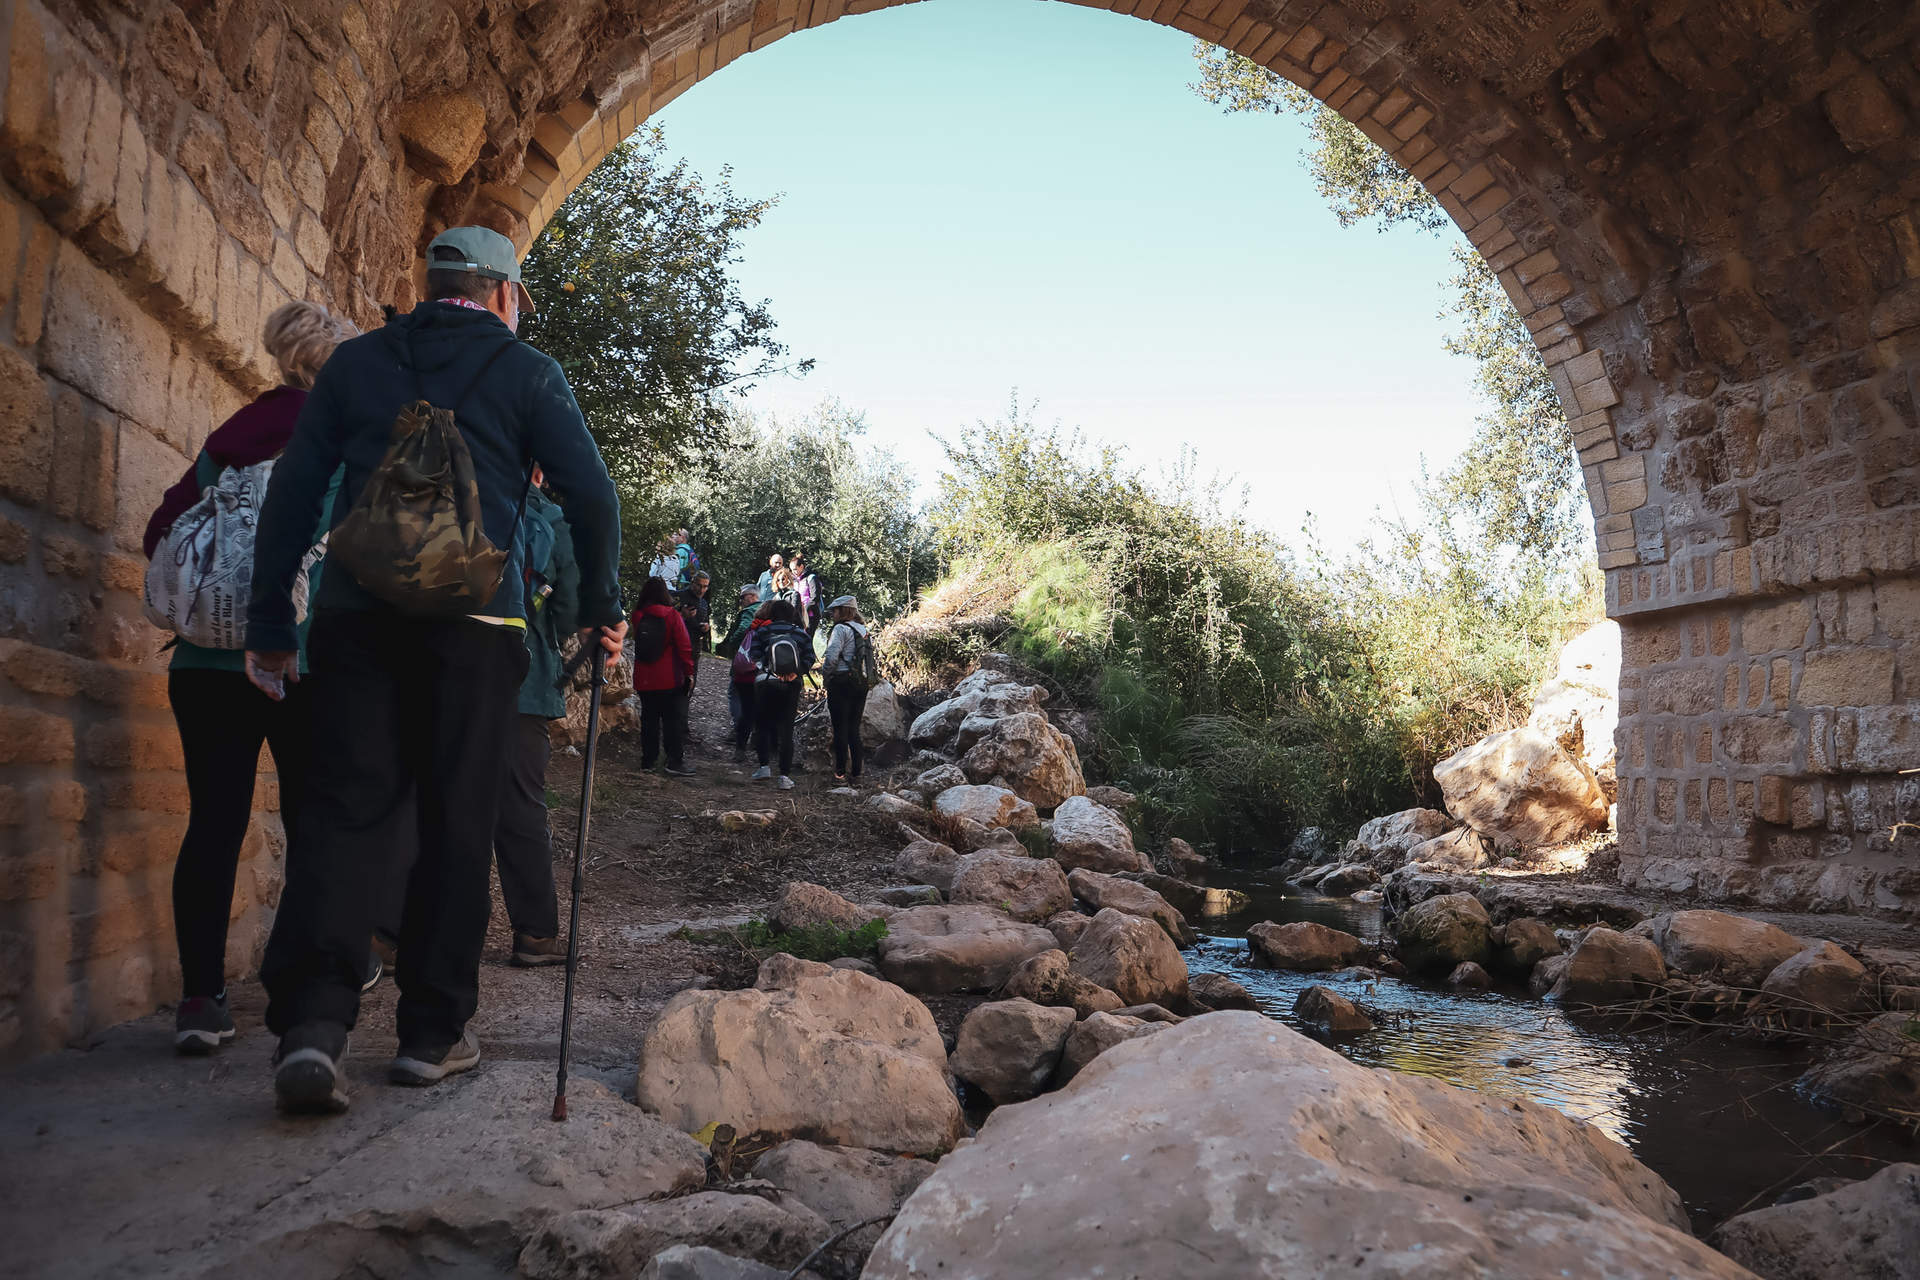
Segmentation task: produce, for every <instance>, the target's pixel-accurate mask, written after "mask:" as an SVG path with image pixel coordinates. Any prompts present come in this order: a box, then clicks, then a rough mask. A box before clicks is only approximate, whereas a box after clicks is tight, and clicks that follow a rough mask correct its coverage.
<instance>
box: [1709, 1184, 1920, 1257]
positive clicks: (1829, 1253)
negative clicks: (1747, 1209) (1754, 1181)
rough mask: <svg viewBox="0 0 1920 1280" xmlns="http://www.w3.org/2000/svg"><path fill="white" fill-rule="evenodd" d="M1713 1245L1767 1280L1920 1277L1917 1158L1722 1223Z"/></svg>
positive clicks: (1919, 1194)
mask: <svg viewBox="0 0 1920 1280" xmlns="http://www.w3.org/2000/svg"><path fill="white" fill-rule="evenodd" d="M1709 1239H1710V1240H1712V1242H1713V1247H1714V1248H1716V1249H1718V1250H1719V1251H1720V1252H1721V1253H1724V1254H1726V1255H1727V1256H1728V1257H1729V1258H1732V1259H1733V1260H1734V1261H1735V1262H1738V1263H1740V1264H1741V1265H1742V1266H1745V1267H1748V1268H1750V1269H1751V1270H1752V1271H1753V1272H1754V1273H1755V1274H1757V1275H1762V1276H1765V1277H1766V1278H1767V1280H1841V1277H1860V1278H1861V1280H1866V1277H1875V1278H1876V1280H1877V1278H1879V1277H1885V1280H1911V1277H1913V1276H1915V1275H1920V1164H1890V1165H1888V1166H1887V1167H1886V1168H1884V1169H1882V1170H1880V1172H1878V1173H1876V1174H1874V1175H1873V1176H1872V1177H1871V1178H1867V1179H1866V1180H1864V1181H1861V1182H1854V1183H1849V1184H1848V1185H1846V1186H1843V1187H1841V1188H1839V1189H1838V1190H1835V1191H1829V1192H1828V1193H1827V1194H1825V1195H1822V1196H1813V1197H1811V1198H1809V1199H1806V1200H1796V1201H1794V1202H1792V1203H1791V1204H1777V1205H1774V1206H1773V1207H1772V1208H1769V1209H1755V1210H1754V1211H1753V1212H1752V1213H1743V1214H1741V1215H1740V1216H1739V1217H1736V1218H1729V1219H1727V1220H1726V1221H1725V1222H1723V1223H1721V1224H1720V1225H1719V1227H1717V1228H1716V1229H1715V1230H1714V1233H1713V1235H1712V1236H1710V1237H1709Z"/></svg>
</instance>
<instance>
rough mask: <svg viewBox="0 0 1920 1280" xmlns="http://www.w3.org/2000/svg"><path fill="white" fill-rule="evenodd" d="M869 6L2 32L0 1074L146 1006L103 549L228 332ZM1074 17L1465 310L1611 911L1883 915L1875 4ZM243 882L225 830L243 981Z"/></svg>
mask: <svg viewBox="0 0 1920 1280" xmlns="http://www.w3.org/2000/svg"><path fill="white" fill-rule="evenodd" d="M882 7H886V5H885V3H884V0H853V2H849V0H409V2H408V3H407V4H405V5H402V4H400V3H399V0H0V254H4V255H9V256H8V257H7V258H6V259H5V265H4V266H3V267H0V677H4V678H0V833H4V843H3V844H0V1056H13V1055H18V1054H21V1053H25V1052H31V1051H33V1050H36V1049H38V1048H42V1047H46V1046H49V1045H52V1044H57V1043H60V1042H61V1041H63V1040H66V1039H68V1038H71V1037H73V1036H75V1035H80V1034H83V1033H84V1032H85V1031H86V1030H87V1029H89V1028H91V1027H95V1026H99V1025H102V1024H104V1023H108V1022H112V1021H114V1020H117V1019H119V1018H122V1017H125V1016H128V1015H129V1014H132V1013H136V1012H140V1011H142V1010H144V1009H145V1008H147V1007H150V1006H151V1004H152V1003H153V1002H155V1001H156V1000H160V999H164V998H167V997H168V996H170V995H171V993H172V992H173V990H174V988H175V985H176V979H175V976H174V974H173V959H172V943H171V937H170V914H171V913H170V910H169V909H168V904H167V883H168V875H169V868H170V863H171V857H172V853H173V848H174V846H175V844H176V842H177V839H178V835H179V832H180V827H181V824H182V822H183V816H182V815H183V811H184V807H185V805H184V788H183V786H182V782H181V778H180V775H179V772H178V753H177V748H176V746H175V743H174V739H173V730H172V726H171V722H170V719H169V717H168V715H167V713H166V709H165V688H164V676H163V675H161V674H159V668H160V665H161V664H160V662H159V660H158V657H157V649H158V643H159V640H158V637H157V636H156V635H155V633H154V632H153V631H152V630H151V629H150V628H148V627H147V626H146V624H145V623H144V622H142V621H141V620H140V616H139V589H140V579H141V572H142V569H143V564H142V562H141V560H140V557H139V554H138V550H139V547H138V537H139V531H140V527H141V524H142V523H143V521H144V519H145V517H146V514H147V512H148V511H149V510H150V509H151V508H152V506H153V504H154V502H155V501H156V499H157V496H158V493H159V490H160V489H161V488H163V487H164V486H165V485H166V484H167V483H168V482H170V481H171V480H172V479H173V478H174V476H176V475H177V474H178V473H179V472H180V471H181V470H182V469H183V468H184V467H185V465H186V462H187V460H188V459H189V458H190V457H191V456H192V455H193V453H194V452H195V451H196V450H197V449H198V447H199V444H200V442H201V441H202V440H203V439H204V438H205V436H206V433H207V431H208V430H209V429H210V428H211V426H213V425H214V424H216V423H217V422H219V421H220V420H221V419H222V418H223V417H224V416H225V415H226V414H227V413H229V412H231V410H232V409H233V408H235V407H237V406H238V405H239V404H240V403H242V402H243V401H244V400H245V399H246V398H247V397H249V396H251V395H253V394H255V393H257V392H258V391H259V390H261V389H263V388H264V387H265V386H266V385H267V382H268V380H269V377H270V370H269V369H268V368H267V366H266V364H265V361H264V359H263V357H262V356H261V355H260V353H259V351H258V343H257V335H258V332H259V328H260V321H261V318H262V317H263V316H264V315H265V314H266V313H267V312H268V311H269V310H271V309H272V308H273V307H274V306H275V305H278V303H279V302H281V301H283V300H285V299H286V298H289V297H311V298H315V299H318V300H322V301H326V302H328V303H330V304H331V305H333V306H335V307H336V308H338V309H340V310H342V311H344V312H345V313H346V314H348V315H350V316H352V317H353V318H354V319H355V320H357V321H358V322H360V323H361V324H363V325H366V324H372V323H376V322H377V321H378V317H379V304H380V303H383V302H392V303H395V304H397V305H400V306H403V307H404V306H407V305H410V303H411V302H412V300H413V283H412V266H413V263H414V260H415V259H416V258H417V256H418V253H419V250H420V247H421V246H422V245H423V244H424V243H425V240H426V239H427V238H428V237H430V236H431V235H432V233H433V232H434V231H436V230H438V229H439V228H440V227H442V226H444V225H448V224H450V223H453V222H457V221H481V222H486V223H488V224H490V225H494V226H497V227H499V228H500V229H502V230H505V231H507V232H508V233H509V234H511V235H513V236H514V237H515V238H516V240H517V241H518V242H519V243H522V244H525V243H527V242H528V241H529V240H530V239H531V237H532V235H533V234H534V233H536V232H537V230H538V228H539V227H540V226H541V225H543V224H544V222H545V220H546V219H547V218H548V217H549V216H550V215H551V213H552V211H553V209H554V208H555V207H557V205H558V203H559V201H560V200H561V199H563V198H564V197H565V195H566V193H567V192H568V191H570V190H571V189H572V187H573V186H574V184H576V183H577V182H578V181H579V179H580V178H581V177H582V176H583V175H584V174H585V173H586V172H588V171H589V170H590V169H591V167H592V165H593V164H594V163H595V162H596V161H597V160H598V159H599V158H600V157H601V156H602V155H604V154H605V152H606V150H607V149H608V148H610V147H611V146H612V145H613V144H614V143H615V142H617V141H618V140H619V139H620V138H622V137H624V136H626V134H627V133H629V132H631V130H632V129H633V128H634V127H636V126H637V125H638V124H639V123H640V121H641V120H643V119H645V118H646V116H647V115H648V114H649V113H651V112H652V111H654V110H655V109H657V108H658V107H660V106H661V105H663V104H664V103H666V102H668V101H670V100H672V98H674V97H675V96H677V95H678V94H680V93H682V92H684V91H685V90H686V89H687V88H688V87H689V86H691V85H692V84H694V83H696V82H697V81H698V80H700V79H701V78H703V77H705V76H706V75H709V74H711V73H712V72H713V71H715V70H717V69H718V68H719V67H721V66H724V65H726V64H727V63H729V62H731V61H733V60H734V59H736V58H738V57H740V56H742V55H743V54H746V53H749V52H751V51H753V50H754V49H757V48H761V47H764V46H765V45H766V44H768V43H770V42H772V41H774V40H777V39H781V38H783V37H785V36H787V35H790V34H792V33H795V32H798V31H802V30H804V29H805V28H808V27H814V26H819V25H822V24H823V23H826V22H829V21H834V20H836V19H839V18H841V17H844V16H848V15H854V14H860V13H865V12H867V11H870V10H873V9H877V8H882ZM1090 7H1095V8H1102V9H1111V10H1113V11H1115V12H1117V13H1121V14H1131V15H1132V16H1134V17H1136V18H1141V19H1145V20H1150V21H1155V22H1160V23H1165V24H1169V25H1172V26H1175V27H1178V28H1180V29H1182V30H1185V31H1188V32H1191V33H1193V34H1195V35H1198V36H1200V37H1202V38H1205V39H1208V40H1212V41H1215V42H1217V43H1220V44H1223V45H1226V46H1228V47H1231V48H1234V49H1237V50H1239V51H1241V52H1243V53H1246V54H1248V55H1249V56H1251V57H1253V58H1255V59H1256V60H1257V61H1260V62H1262V63H1264V64H1265V65H1268V66H1270V67H1273V68H1275V69H1276V70H1278V71H1280V72H1281V73H1282V74H1285V75H1287V76H1288V77H1290V78H1291V79H1293V80H1295V81H1296V82H1297V83H1300V84H1302V85H1305V86H1306V87H1308V88H1309V89H1310V90H1311V91H1312V92H1314V93H1315V94H1316V95H1318V96H1319V97H1321V98H1322V99H1323V100H1324V101H1326V102H1327V103H1329V104H1330V105H1331V106H1333V107H1334V108H1335V109H1337V110H1339V111H1341V112H1342V113H1343V114H1345V115H1347V116H1348V117H1349V118H1350V119H1352V120H1354V121H1355V122H1356V123H1358V124H1359V125H1360V126H1361V128H1362V129H1364V130H1365V131H1366V132H1367V133H1368V134H1369V136H1371V137H1373V138H1374V139H1375V140H1376V141H1378V142H1379V143H1380V144H1381V145H1382V146H1384V147H1386V148H1387V149H1388V150H1390V151H1391V152H1392V153H1393V154H1394V155H1395V156H1396V157H1397V158H1398V159H1399V160H1400V161H1401V162H1402V163H1403V164H1405V165H1406V166H1407V167H1408V168H1409V169H1411V170H1412V171H1413V173H1414V174H1415V175H1416V176H1417V177H1419V178H1420V179H1421V180H1422V181H1424V182H1425V183H1426V184H1427V185H1428V186H1429V187H1430V188H1431V189H1432V190H1434V191H1435V192H1436V193H1437V194H1439V195H1440V198H1441V200H1442V202H1443V204H1445V205H1446V207H1447V209H1448V212H1449V213H1451V214H1452V215H1453V217H1454V219H1455V220H1456V221H1457V222H1458V223H1459V224H1460V225H1461V227H1462V228H1463V229H1464V230H1465V232H1466V234H1467V236H1468V238H1469V239H1470V240H1471V241H1472V242H1473V243H1474V244H1475V245H1476V246H1477V247H1478V248H1479V249H1480V251H1481V252H1482V253H1483V254H1484V255H1486V257H1487V258H1488V260H1489V261H1490V262H1491V263H1492V265H1493V266H1494V267H1495V269H1496V270H1497V271H1498V272H1499V273H1500V279H1501V281H1502V283H1503V284H1504V285H1505V286H1506V288H1507V291H1508V293H1509V295H1510V296H1511V297H1512V298H1513V300H1514V302H1515V304H1516V306H1518V307H1519V309H1520V311H1521V313H1522V314H1523V315H1525V316H1526V317H1527V322H1528V325H1529V327H1530V329H1532V330H1533V332H1534V334H1535V337H1536V340H1537V341H1538V342H1539V344H1540V347H1541V350H1542V353H1543V355H1544V357H1545V359H1546V361H1547V363H1548V365H1549V367H1550V368H1551V369H1552V370H1553V373H1554V377H1555V381H1556V383H1557V385H1558V386H1559V388H1560V393H1561V397H1562V399H1563V401H1564V402H1565V404H1566V406H1567V408H1568V410H1569V412H1570V413H1571V414H1572V415H1573V416H1574V429H1575V437H1576V443H1577V444H1578V445H1579V447H1580V451H1581V460H1582V462H1583V464H1585V468H1586V478H1587V487H1588V493H1589V496H1590V498H1591V500H1592V502H1593V508H1594V514H1595V523H1596V529H1597V533H1598V540H1599V547H1600V557H1601V565H1602V567H1603V568H1605V569H1606V571H1607V577H1608V588H1607V592H1608V595H1607V598H1608V605H1609V611H1610V612H1612V613H1613V614H1614V616H1616V617H1618V618H1619V619H1620V620H1621V622H1622V624H1623V626H1624V628H1625V632H1626V654H1627V659H1626V670H1625V671H1624V672H1623V674H1622V713H1623V715H1622V723H1621V731H1620V743H1619V745H1620V755H1621V761H1622V764H1621V776H1622V789H1621V804H1620V825H1621V828H1622V849H1623V865H1624V868H1625V870H1626V874H1627V876H1628V877H1629V879H1631V880H1634V881H1636V882H1639V883H1643V884H1648V885H1654V886H1660V887H1666V888H1672V889H1675V890H1679V891H1682V892H1688V893H1694V894H1697V895H1699V896H1702V897H1710V898H1719V899H1727V900H1732V901H1737V902H1778V903H1793V904H1798V905H1813V906H1818V907H1823V908H1830V909H1831V908H1838V909H1871V910H1878V911H1885V912H1894V913H1902V914H1909V915H1911V914H1913V913H1914V912H1915V911H1916V910H1917V909H1920V836H1916V835H1914V834H1911V833H1909V834H1904V835H1901V836H1900V837H1898V838H1897V839H1889V832H1890V831H1891V830H1892V828H1893V824H1894V823H1895V822H1896V821H1903V820H1912V819H1915V818H1916V817H1917V816H1920V779H1913V778H1905V779H1903V778H1902V776H1901V774H1900V772H1899V770H1900V769H1902V768H1906V767H1920V728H1916V722H1917V721H1920V579H1916V576H1915V563H1916V547H1915V527H1914V525H1915V513H1916V508H1917V507H1920V479H1917V478H1916V471H1915V467H1916V465H1920V423H1917V422H1916V417H1915V408H1914V394H1915V390H1916V388H1915V386H1914V371H1915V367H1916V354H1917V353H1920V225H1917V224H1916V217H1917V216H1920V212H1917V211H1916V208H1915V201H1916V199H1917V198H1920V163H1916V161H1920V145H1917V144H1916V133H1915V130H1914V127H1913V124H1914V117H1915V113H1916V112H1920V17H1917V16H1916V13H1915V11H1914V10H1913V8H1912V6H1910V5H1904V4H1895V3H1881V2H1876V0H1849V2H1845V3H1841V2H1832V3H1809V2H1807V0H1662V3H1659V4H1643V5H1639V6H1627V5H1622V4H1609V3H1603V2H1602V0H1566V2H1564V3H1558V4H1522V3H1518V2H1517V0H1342V2H1339V3H1322V2H1320V0H1116V2H1115V3H1111V4H1095V5H1092V6H1090ZM821 127H827V126H826V125H825V123H824V122H823V124H822V126H821ZM1248 163H1253V164H1258V163H1271V157H1270V156H1268V155H1266V154H1264V153H1263V154H1260V155H1254V156H1250V157H1249V159H1248ZM1382 358H1391V352H1383V353H1382ZM262 790H263V794H262V797H261V807H262V809H263V811H267V810H271V808H272V794H271V785H270V783H269V784H268V785H266V786H264V787H263V789H262ZM278 845H279V835H278V829H277V823H276V822H275V821H274V820H273V819H272V818H271V817H270V815H267V814H266V813H264V812H263V819H262V821H261V822H260V823H259V824H257V825H256V830H255V832H254V834H253V836H252V838H251V843H250V845H249V850H248V857H247V860H246V862H245V863H244V864H243V867H242V871H241V884H240V888H239V890H238V891H237V892H236V896H235V904H234V911H235V918H236V922H237V926H238V927H237V928H236V931H235V939H234V947H233V950H234V953H235V954H234V961H235V964H236V965H238V964H240V963H243V962H244V960H245V959H246V958H247V957H249V956H250V955H252V954H253V953H254V952H255V951H256V950H257V946H258V943H259V940H260V935H261V931H262V929H263V927H264V924H265V922H266V920H267V919H268V916H269V912H270V910H271V906H272V902H273V899H274V895H275V894H276V893H277V884H278V874H277V861H276V859H277V856H278Z"/></svg>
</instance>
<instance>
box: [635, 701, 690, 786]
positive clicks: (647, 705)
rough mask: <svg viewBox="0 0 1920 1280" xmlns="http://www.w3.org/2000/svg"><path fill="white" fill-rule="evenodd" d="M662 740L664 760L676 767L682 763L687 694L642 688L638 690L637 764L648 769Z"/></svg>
mask: <svg viewBox="0 0 1920 1280" xmlns="http://www.w3.org/2000/svg"><path fill="white" fill-rule="evenodd" d="M663 738H664V739H665V740H666V748H667V763H668V764H670V765H672V766H673V767H674V768H676V769H678V768H680V767H681V766H683V765H684V764H685V763H686V754H687V695H686V694H684V693H682V692H681V691H680V690H678V689H644V690H642V691H641V693H640V767H641V768H642V769H651V768H653V766H654V762H655V761H657V760H658V759H659V758H660V743H661V739H663Z"/></svg>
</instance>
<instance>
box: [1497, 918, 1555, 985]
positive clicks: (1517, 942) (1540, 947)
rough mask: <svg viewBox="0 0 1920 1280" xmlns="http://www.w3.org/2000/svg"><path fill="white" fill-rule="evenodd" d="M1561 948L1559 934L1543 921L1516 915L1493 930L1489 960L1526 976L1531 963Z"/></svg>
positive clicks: (1531, 970) (1509, 970) (1531, 969)
mask: <svg viewBox="0 0 1920 1280" xmlns="http://www.w3.org/2000/svg"><path fill="white" fill-rule="evenodd" d="M1562 950H1563V948H1562V947H1561V945H1560V939H1559V937H1558V936H1557V935H1555V933H1554V932H1553V930H1552V929H1550V928H1548V927H1547V923H1546V921H1544V920H1535V919H1534V918H1533V917H1532V916H1520V917H1518V918H1517V919H1513V920H1509V921H1507V922H1506V923H1505V924H1503V925H1496V926H1495V927H1494V930H1493V963H1494V965H1495V967H1497V968H1499V969H1501V970H1503V971H1504V972H1506V973H1510V974H1513V975H1514V976H1516V977H1521V978H1524V977H1526V976H1527V975H1528V974H1530V973H1532V972H1533V967H1534V966H1535V965H1537V964H1539V963H1540V962H1541V961H1542V960H1545V959H1546V958H1547V957H1548V956H1557V955H1559V954H1560V952H1561V951H1562Z"/></svg>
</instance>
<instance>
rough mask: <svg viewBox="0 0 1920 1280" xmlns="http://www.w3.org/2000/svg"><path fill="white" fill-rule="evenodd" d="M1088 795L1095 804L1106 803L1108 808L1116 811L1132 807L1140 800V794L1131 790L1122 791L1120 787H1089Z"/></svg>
mask: <svg viewBox="0 0 1920 1280" xmlns="http://www.w3.org/2000/svg"><path fill="white" fill-rule="evenodd" d="M1086 796H1087V799H1089V800H1091V801H1093V802H1094V803H1095V804H1099V805H1105V806H1106V807H1107V808H1109V809H1112V810H1114V811H1116V812H1123V811H1125V810H1127V809H1131V808H1133V806H1134V805H1136V804H1138V803H1139V802H1140V797H1139V796H1136V795H1135V794H1133V792H1131V791H1122V790H1121V789H1120V788H1119V787H1105V786H1095V787H1088V788H1087V791H1086Z"/></svg>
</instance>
